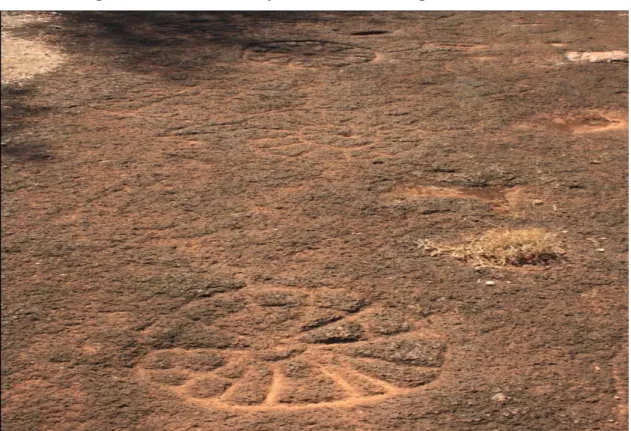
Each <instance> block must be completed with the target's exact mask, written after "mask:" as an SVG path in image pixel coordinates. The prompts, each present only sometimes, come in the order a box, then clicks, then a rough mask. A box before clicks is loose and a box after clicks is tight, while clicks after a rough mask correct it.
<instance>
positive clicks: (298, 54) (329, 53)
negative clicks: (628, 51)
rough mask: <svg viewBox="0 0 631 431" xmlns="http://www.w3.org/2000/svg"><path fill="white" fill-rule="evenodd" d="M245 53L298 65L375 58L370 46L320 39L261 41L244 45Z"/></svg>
mask: <svg viewBox="0 0 631 431" xmlns="http://www.w3.org/2000/svg"><path fill="white" fill-rule="evenodd" d="M244 56H245V58H246V59H247V60H249V61H256V62H260V63H270V64H276V65H279V66H298V67H344V66H350V65H352V64H361V63H367V62H369V61H372V60H374V59H375V54H374V52H372V51H371V50H370V49H367V48H362V47H359V46H355V45H349V44H344V43H337V42H327V41H322V40H288V41H278V42H267V43H260V44H257V45H253V46H250V47H248V48H246V49H245V53H244Z"/></svg>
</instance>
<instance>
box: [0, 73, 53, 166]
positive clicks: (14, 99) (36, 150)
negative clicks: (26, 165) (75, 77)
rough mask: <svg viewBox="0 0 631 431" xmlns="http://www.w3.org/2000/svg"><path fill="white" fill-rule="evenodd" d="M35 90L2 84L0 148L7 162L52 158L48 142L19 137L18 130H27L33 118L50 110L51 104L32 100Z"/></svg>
mask: <svg viewBox="0 0 631 431" xmlns="http://www.w3.org/2000/svg"><path fill="white" fill-rule="evenodd" d="M34 92H35V90H34V89H33V88H32V87H16V86H8V85H3V86H2V92H1V97H2V105H1V122H2V127H1V144H0V151H1V154H2V158H3V161H7V160H15V161H19V162H27V161H43V160H47V159H50V158H51V155H50V152H49V150H48V147H47V146H46V145H44V144H41V143H34V142H29V141H27V140H26V139H24V138H18V137H17V136H18V135H19V133H17V132H21V131H24V130H25V129H27V128H28V126H29V125H30V124H31V123H32V121H33V119H35V118H36V117H37V116H39V115H41V114H44V113H47V112H49V111H50V107H45V106H32V105H30V104H29V103H28V100H29V99H30V98H31V97H32V96H33V94H34Z"/></svg>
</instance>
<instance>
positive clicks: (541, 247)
mask: <svg viewBox="0 0 631 431" xmlns="http://www.w3.org/2000/svg"><path fill="white" fill-rule="evenodd" d="M418 244H419V246H420V247H422V248H423V249H424V250H427V251H428V252H429V253H430V254H431V255H432V256H436V255H448V256H451V257H453V258H455V259H459V260H463V261H467V262H473V263H474V265H475V266H478V267H502V266H506V265H513V266H522V265H542V264H546V263H548V262H549V261H552V260H557V259H560V258H561V257H562V255H563V254H564V251H563V249H562V248H561V244H560V242H559V240H558V238H557V235H556V234H554V233H551V232H547V231H545V230H544V229H539V228H532V229H492V230H489V231H487V232H485V233H484V234H482V235H481V236H479V237H477V238H474V239H472V240H470V241H468V242H466V243H460V244H455V245H447V244H437V243H434V242H431V241H429V240H422V241H419V242H418Z"/></svg>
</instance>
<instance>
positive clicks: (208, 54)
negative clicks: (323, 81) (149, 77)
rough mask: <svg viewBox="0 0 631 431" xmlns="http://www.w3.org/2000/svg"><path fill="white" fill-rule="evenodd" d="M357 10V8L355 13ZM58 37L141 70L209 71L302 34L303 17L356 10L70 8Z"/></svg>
mask: <svg viewBox="0 0 631 431" xmlns="http://www.w3.org/2000/svg"><path fill="white" fill-rule="evenodd" d="M354 15H357V14H354ZM62 16H63V18H64V20H65V25H64V26H63V30H62V31H61V32H60V33H58V41H59V42H60V43H61V45H62V47H63V48H64V50H65V51H68V52H70V53H75V54H89V55H92V56H94V55H98V56H101V57H103V56H105V57H110V64H112V65H114V66H116V67H120V68H122V69H125V70H128V71H133V72H137V73H152V74H154V73H159V74H162V75H166V76H168V77H171V76H172V75H174V74H178V73H179V74H182V73H192V74H195V72H196V71H204V72H207V70H208V68H209V67H212V66H213V65H214V64H215V63H216V62H217V61H219V60H221V61H222V62H223V63H227V64H230V63H233V62H235V61H237V60H238V59H239V58H240V55H241V50H242V48H244V47H246V46H248V45H252V44H256V43H261V42H266V41H269V40H274V39H275V37H274V36H273V34H278V30H279V29H283V31H284V32H285V33H286V34H287V33H289V34H292V33H293V34H295V35H296V37H298V36H299V35H300V34H302V32H301V31H297V30H296V24H298V23H305V22H309V23H322V24H323V25H327V24H328V25H331V26H334V24H333V22H335V21H339V20H345V19H347V18H349V17H350V14H339V13H338V14H330V13H329V14H326V13H325V14H323V13H315V12H269V13H267V12H65V13H63V14H62Z"/></svg>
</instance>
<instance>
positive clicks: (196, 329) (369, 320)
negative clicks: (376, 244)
mask: <svg viewBox="0 0 631 431" xmlns="http://www.w3.org/2000/svg"><path fill="white" fill-rule="evenodd" d="M145 336H146V341H147V342H148V343H149V344H150V345H152V347H153V348H154V350H152V351H151V352H150V353H149V354H148V355H147V356H146V357H144V358H143V359H142V360H141V361H140V363H139V365H138V366H137V372H138V375H139V377H140V378H141V379H142V380H143V381H145V382H146V383H148V384H151V385H154V386H156V387H159V388H162V389H164V390H165V391H168V392H170V393H173V394H176V395H177V396H179V397H181V398H182V399H183V400H186V401H188V402H192V403H195V404H198V405H200V406H204V407H207V408H222V409H236V410H273V409H305V408H318V407H335V406H340V407H341V406H350V405H357V404H362V403H369V402H376V401H380V400H383V399H385V398H388V397H392V396H396V395H397V394H401V393H405V392H409V391H413V390H418V388H420V387H421V386H424V385H426V384H428V383H430V382H432V381H434V380H435V379H436V378H437V377H438V375H439V371H440V368H441V366H442V364H443V360H444V353H445V348H446V346H445V343H444V341H443V339H442V337H441V336H439V335H437V334H434V333H432V332H431V331H429V329H428V328H427V327H426V326H424V325H423V324H422V322H418V321H411V320H409V319H407V318H404V317H403V316H402V315H401V314H400V313H399V312H397V311H396V310H394V309H391V308H385V307H380V306H377V305H368V304H367V303H366V302H365V301H363V300H362V299H361V298H360V297H358V296H355V295H353V294H351V293H349V292H347V291H346V290H344V289H316V290H315V291H310V292H307V291H305V290H303V289H295V288H280V287H273V288H267V287H265V288H246V289H241V290H238V291H233V292H228V293H222V294H219V295H216V296H213V297H210V298H202V299H198V300H195V301H194V302H191V303H189V304H187V305H186V306H185V307H183V308H182V309H181V310H180V311H179V313H178V316H174V317H172V318H171V319H165V320H163V321H159V322H156V324H154V325H153V326H152V327H150V328H148V329H147V330H146V331H145Z"/></svg>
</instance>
